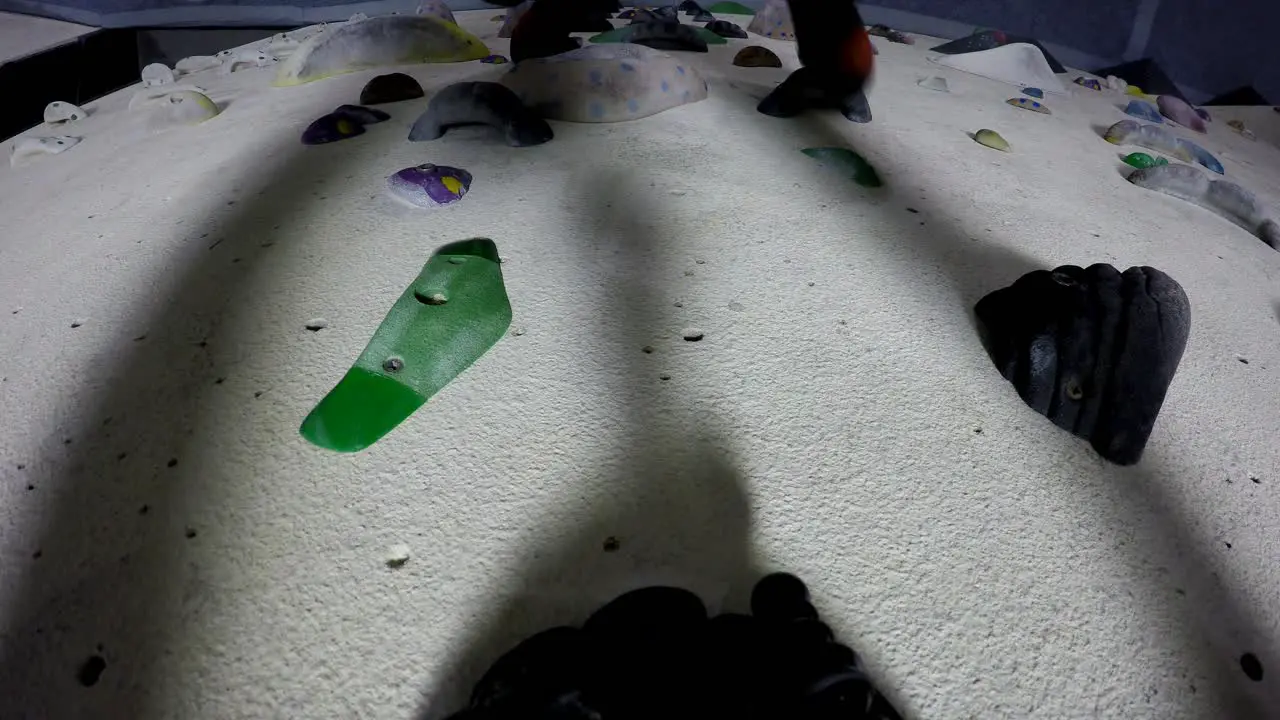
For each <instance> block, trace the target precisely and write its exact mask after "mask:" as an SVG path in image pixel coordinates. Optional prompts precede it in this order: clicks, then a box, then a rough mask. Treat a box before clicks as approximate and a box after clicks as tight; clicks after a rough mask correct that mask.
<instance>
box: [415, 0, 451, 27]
mask: <svg viewBox="0 0 1280 720" xmlns="http://www.w3.org/2000/svg"><path fill="white" fill-rule="evenodd" d="M416 12H417V14H419V15H430V16H432V17H438V18H440V19H441V20H444V21H445V22H451V23H453V24H455V25H456V24H457V23H458V21H457V20H456V19H454V17H453V11H452V10H450V9H449V6H448V5H446V4H445V3H444V2H443V1H442V0H426V2H423V3H422V4H420V5H418V9H417V11H416Z"/></svg>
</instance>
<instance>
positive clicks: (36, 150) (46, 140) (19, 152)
mask: <svg viewBox="0 0 1280 720" xmlns="http://www.w3.org/2000/svg"><path fill="white" fill-rule="evenodd" d="M78 142H80V138H78V137H72V136H70V135H54V136H52V137H24V138H18V139H17V140H14V141H13V152H11V153H10V154H9V165H11V166H14V167H16V166H18V165H21V164H23V163H24V162H26V161H28V160H30V159H31V158H33V157H35V156H37V155H57V154H58V153H60V152H65V151H66V150H68V149H70V148H72V147H74V146H75V145H76V143H78Z"/></svg>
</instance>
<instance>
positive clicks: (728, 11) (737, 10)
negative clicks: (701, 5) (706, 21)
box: [707, 2, 756, 15]
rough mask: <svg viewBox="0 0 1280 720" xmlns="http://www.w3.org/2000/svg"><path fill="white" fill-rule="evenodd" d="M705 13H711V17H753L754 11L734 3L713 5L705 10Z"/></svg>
mask: <svg viewBox="0 0 1280 720" xmlns="http://www.w3.org/2000/svg"><path fill="white" fill-rule="evenodd" d="M707 12H709V13H711V14H712V15H716V14H724V15H755V14H756V11H755V10H754V9H752V8H749V7H747V6H746V5H743V4H742V3H736V2H718V3H716V4H715V5H712V6H711V7H709V8H707Z"/></svg>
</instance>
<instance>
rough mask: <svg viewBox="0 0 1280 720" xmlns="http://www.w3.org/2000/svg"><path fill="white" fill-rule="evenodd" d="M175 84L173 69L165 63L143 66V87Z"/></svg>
mask: <svg viewBox="0 0 1280 720" xmlns="http://www.w3.org/2000/svg"><path fill="white" fill-rule="evenodd" d="M172 84H173V70H171V69H169V66H168V65H165V64H164V63H151V64H150V65H148V66H146V67H144V68H142V87H159V86H160V85H172Z"/></svg>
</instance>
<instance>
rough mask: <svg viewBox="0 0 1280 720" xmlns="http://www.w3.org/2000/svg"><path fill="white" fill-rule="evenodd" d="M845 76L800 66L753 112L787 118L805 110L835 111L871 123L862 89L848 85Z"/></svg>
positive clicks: (846, 116) (850, 118) (869, 108)
mask: <svg viewBox="0 0 1280 720" xmlns="http://www.w3.org/2000/svg"><path fill="white" fill-rule="evenodd" d="M850 82H851V80H850V79H849V78H845V77H839V76H832V75H828V74H824V73H822V72H820V71H818V70H816V69H814V68H810V67H802V68H800V69H799V70H796V71H795V72H793V73H791V74H790V75H788V76H787V79H786V80H783V81H782V84H781V85H778V87H776V88H774V89H773V92H771V93H769V94H768V95H767V96H766V97H765V99H763V100H761V101H760V104H759V105H757V106H756V111H757V112H760V113H763V114H765V115H770V116H772V117H779V118H788V117H794V116H796V115H799V114H800V113H802V112H804V111H805V110H839V111H840V113H841V114H843V115H844V116H845V118H847V119H848V120H850V121H852V122H856V123H868V122H871V106H870V105H868V103H867V96H866V95H864V94H863V92H862V89H861V88H860V87H859V88H857V89H854V88H852V87H851V86H850V85H849V83H850Z"/></svg>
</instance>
